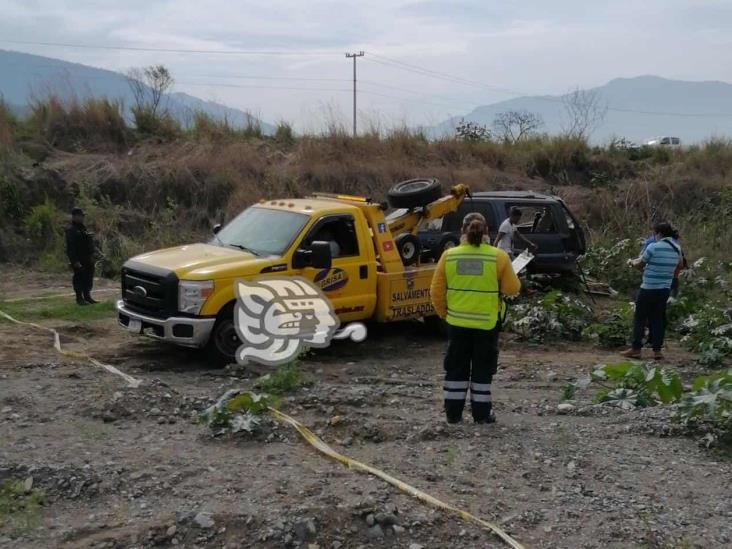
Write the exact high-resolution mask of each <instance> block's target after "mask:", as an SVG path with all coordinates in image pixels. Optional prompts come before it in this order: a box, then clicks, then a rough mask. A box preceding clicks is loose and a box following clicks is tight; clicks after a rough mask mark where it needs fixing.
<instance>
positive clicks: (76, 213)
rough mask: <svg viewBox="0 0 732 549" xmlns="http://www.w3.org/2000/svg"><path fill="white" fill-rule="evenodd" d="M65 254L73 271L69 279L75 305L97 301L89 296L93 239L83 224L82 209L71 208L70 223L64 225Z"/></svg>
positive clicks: (91, 279)
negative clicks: (74, 294) (66, 225)
mask: <svg viewBox="0 0 732 549" xmlns="http://www.w3.org/2000/svg"><path fill="white" fill-rule="evenodd" d="M66 255H67V256H68V258H69V264H70V265H71V268H72V269H73V271H74V276H73V278H72V279H71V282H72V284H73V285H74V291H75V292H76V304H77V305H90V304H92V303H97V301H95V300H94V299H92V296H91V289H92V285H93V284H94V239H93V238H92V234H91V233H90V232H89V231H87V230H86V226H85V225H84V211H83V210H82V209H81V208H73V209H72V210H71V224H70V225H69V226H68V227H66Z"/></svg>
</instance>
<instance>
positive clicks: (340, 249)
mask: <svg viewBox="0 0 732 549" xmlns="http://www.w3.org/2000/svg"><path fill="white" fill-rule="evenodd" d="M314 241H326V242H329V243H330V244H331V255H332V258H333V260H332V264H331V268H330V269H316V268H311V267H305V268H304V269H302V270H301V271H300V272H299V273H298V274H300V275H301V276H302V277H304V278H306V279H308V280H312V281H313V282H314V283H315V285H317V286H318V287H319V288H320V289H321V290H322V291H323V293H325V295H326V296H328V298H329V299H330V300H331V302H332V303H333V307H334V308H335V311H336V313H337V314H338V316H339V318H340V319H341V321H343V322H350V321H354V320H363V319H365V318H370V317H371V316H372V315H373V312H374V309H375V307H376V257H375V254H374V249H373V243H372V241H371V234H370V232H369V229H368V226H367V225H366V220H365V219H364V218H363V215H361V213H360V212H359V211H357V210H355V213H354V211H351V212H343V213H328V214H324V215H322V216H321V217H318V218H316V219H314V220H313V223H312V224H311V225H310V228H309V229H308V230H307V231H306V233H305V236H304V237H303V238H302V240H301V242H300V243H299V245H298V247H307V246H309V245H310V243H312V242H314Z"/></svg>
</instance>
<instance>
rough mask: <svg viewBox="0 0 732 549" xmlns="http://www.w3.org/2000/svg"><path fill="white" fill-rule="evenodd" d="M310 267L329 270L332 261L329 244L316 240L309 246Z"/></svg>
mask: <svg viewBox="0 0 732 549" xmlns="http://www.w3.org/2000/svg"><path fill="white" fill-rule="evenodd" d="M310 253H311V254H312V255H311V257H310V265H311V266H312V267H315V268H316V269H330V266H331V264H332V261H333V256H332V254H331V249H330V242H325V241H321V240H317V241H315V242H313V243H312V244H310Z"/></svg>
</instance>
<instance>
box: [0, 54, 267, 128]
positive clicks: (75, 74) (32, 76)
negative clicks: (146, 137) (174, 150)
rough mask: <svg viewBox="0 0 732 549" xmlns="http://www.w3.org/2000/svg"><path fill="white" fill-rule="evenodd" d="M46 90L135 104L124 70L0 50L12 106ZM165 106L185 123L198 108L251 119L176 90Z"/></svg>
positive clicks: (241, 121)
mask: <svg viewBox="0 0 732 549" xmlns="http://www.w3.org/2000/svg"><path fill="white" fill-rule="evenodd" d="M49 93H54V94H57V95H59V96H61V97H64V98H68V97H72V96H76V97H79V98H84V97H89V96H95V97H109V98H113V99H119V100H121V101H122V102H123V104H124V105H125V107H127V108H128V109H129V107H130V106H131V105H133V104H134V101H133V97H132V94H131V92H130V88H129V85H128V83H127V79H126V78H125V76H124V75H123V74H120V73H118V72H113V71H108V70H105V69H98V68H95V67H89V66H87V65H80V64H78V63H69V62H68V61H61V60H60V59H52V58H50V57H41V56H39V55H30V54H27V53H19V52H14V51H5V50H0V96H2V97H3V99H4V100H5V101H6V102H7V103H8V104H9V105H10V106H11V108H12V109H13V110H16V111H23V110H24V109H27V106H28V103H29V101H30V100H31V99H32V98H33V97H43V96H45V95H48V94H49ZM167 107H168V109H169V110H170V112H171V113H172V114H173V115H174V116H175V117H176V118H177V119H178V120H179V121H180V122H181V123H182V124H184V125H185V124H188V123H190V121H191V115H192V114H193V113H194V112H196V111H199V110H200V111H204V112H206V113H207V114H209V115H211V116H213V117H215V118H217V119H222V120H223V119H224V118H225V119H226V120H227V121H228V122H229V123H230V124H231V125H232V126H234V127H241V126H245V125H246V124H247V123H248V121H249V120H250V118H251V119H253V117H251V116H250V115H249V114H247V113H245V112H244V111H241V110H239V109H234V108H231V107H227V106H226V105H221V104H220V103H215V102H213V101H205V100H203V99H200V98H198V97H194V96H192V95H188V94H186V93H179V92H176V93H171V94H169V95H168V96H167ZM260 123H261V125H262V130H263V131H264V133H266V134H271V133H274V127H273V126H272V125H271V124H267V123H264V122H261V121H260Z"/></svg>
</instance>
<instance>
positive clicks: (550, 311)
mask: <svg viewBox="0 0 732 549" xmlns="http://www.w3.org/2000/svg"><path fill="white" fill-rule="evenodd" d="M592 318H593V312H592V309H591V308H590V307H588V306H587V304H585V303H584V302H583V301H581V300H580V299H578V298H576V297H574V296H572V295H569V294H565V293H562V292H561V291H559V290H552V291H550V292H548V293H546V294H544V295H541V294H537V295H535V296H533V297H532V298H531V299H529V300H528V301H525V302H523V303H518V304H516V305H512V306H511V307H510V308H509V312H508V317H507V320H506V324H505V328H506V329H507V330H509V331H511V332H513V333H515V334H517V335H518V336H519V337H520V338H521V339H524V340H526V341H531V342H534V343H541V342H545V341H553V340H559V339H567V340H570V341H577V340H580V339H581V338H582V332H583V330H584V328H585V327H586V326H587V324H588V323H589V322H591V320H592Z"/></svg>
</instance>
